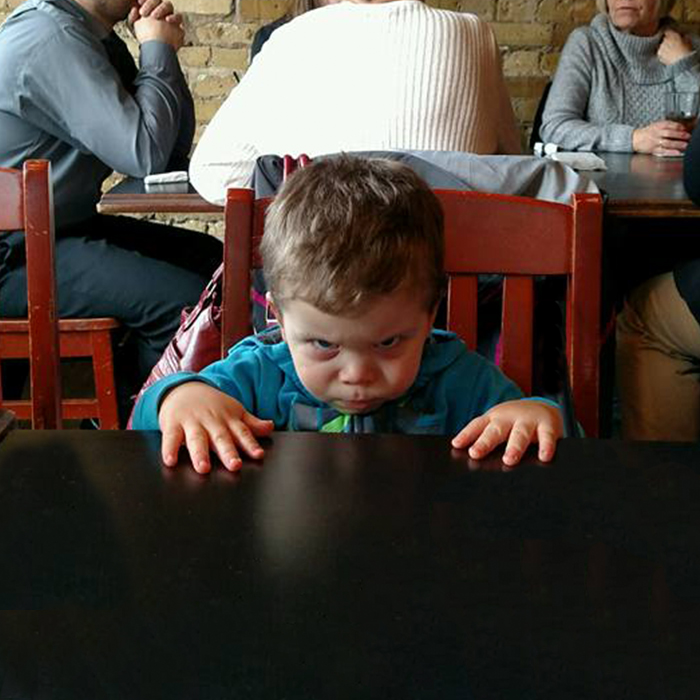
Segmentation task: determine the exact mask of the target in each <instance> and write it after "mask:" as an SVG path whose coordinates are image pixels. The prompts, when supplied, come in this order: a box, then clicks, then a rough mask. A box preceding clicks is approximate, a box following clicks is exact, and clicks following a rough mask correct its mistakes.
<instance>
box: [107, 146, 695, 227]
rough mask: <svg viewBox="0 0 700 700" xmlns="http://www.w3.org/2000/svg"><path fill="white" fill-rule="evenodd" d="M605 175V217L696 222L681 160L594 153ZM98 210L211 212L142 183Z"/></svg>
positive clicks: (124, 187) (172, 190)
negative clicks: (685, 185)
mask: <svg viewBox="0 0 700 700" xmlns="http://www.w3.org/2000/svg"><path fill="white" fill-rule="evenodd" d="M599 155H600V156H601V158H603V160H605V162H606V164H607V166H608V170H607V171H590V172H589V171H586V172H585V173H583V174H584V175H586V176H587V177H590V178H591V179H592V180H594V181H595V182H596V183H597V184H598V186H599V187H600V188H602V189H604V190H605V191H606V193H607V195H608V200H607V203H606V214H607V215H609V216H613V217H625V218H660V217H698V216H700V207H696V206H695V205H694V204H693V203H692V202H691V201H690V200H689V199H688V197H687V195H686V193H685V189H684V188H683V160H682V159H681V158H656V157H654V156H648V155H643V154H631V153H600V154H599ZM98 209H99V211H100V212H101V213H103V214H139V213H141V214H143V213H172V214H176V213H185V214H186V213H208V214H211V213H216V212H221V211H222V207H220V206H217V205H215V204H210V203H209V202H207V201H206V200H204V199H202V197H201V196H200V195H199V194H197V192H196V190H195V189H194V188H193V187H192V185H189V184H187V185H183V184H181V183H178V184H177V185H168V186H164V187H162V188H161V190H160V191H156V192H146V190H145V188H144V184H143V181H142V180H132V179H127V180H124V181H123V182H121V183H119V184H118V185H117V186H116V187H114V188H112V189H111V190H110V191H109V192H106V193H105V194H104V195H103V197H102V199H101V201H100V203H99V205H98Z"/></svg>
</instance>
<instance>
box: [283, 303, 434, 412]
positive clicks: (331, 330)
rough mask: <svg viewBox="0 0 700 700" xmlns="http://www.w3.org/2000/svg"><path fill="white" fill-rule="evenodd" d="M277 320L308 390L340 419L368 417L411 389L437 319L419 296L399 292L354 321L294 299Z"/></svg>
mask: <svg viewBox="0 0 700 700" xmlns="http://www.w3.org/2000/svg"><path fill="white" fill-rule="evenodd" d="M416 297H418V298H416ZM278 318H279V319H280V324H281V326H282V333H283V336H284V339H285V340H286V341H287V344H288V345H289V350H290V352H291V354H292V359H293V361H294V367H295V368H296V371H297V374H298V375H299V379H301V381H302V383H303V384H304V386H305V387H306V389H307V390H308V391H309V392H310V393H311V394H313V395H314V396H315V397H316V398H318V399H320V400H321V401H323V402H324V403H327V404H330V405H331V406H333V407H334V408H336V409H338V410H339V411H342V412H343V413H368V412H370V411H373V410H375V409H377V408H379V406H381V405H382V404H383V403H385V402H386V401H390V400H392V399H396V398H398V397H399V396H402V395H403V394H404V393H406V391H407V390H408V389H409V387H410V386H411V385H412V384H413V382H414V380H415V378H416V375H417V374H418V368H419V366H420V361H421V355H422V352H423V345H424V343H425V340H426V338H427V337H428V334H429V333H430V329H431V327H432V325H433V320H434V318H435V313H434V312H432V313H431V312H429V311H427V310H426V309H425V303H424V301H423V298H422V295H420V294H416V293H415V291H414V292H413V293H411V292H409V291H407V290H399V291H396V292H393V293H392V294H387V295H385V296H381V297H379V298H378V299H377V300H376V301H372V302H370V303H368V304H367V306H366V307H365V308H363V309H362V312H361V313H359V314H356V315H353V316H334V315H331V314H327V313H324V312H323V311H320V310H319V309H317V308H316V307H315V306H312V305H311V304H308V303H306V302H304V301H301V300H298V299H297V300H292V301H288V302H285V305H284V315H283V316H280V315H278Z"/></svg>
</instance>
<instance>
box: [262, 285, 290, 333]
mask: <svg viewBox="0 0 700 700" xmlns="http://www.w3.org/2000/svg"><path fill="white" fill-rule="evenodd" d="M265 301H266V302H267V309H268V312H270V313H271V314H272V315H273V316H274V317H275V320H276V321H277V323H279V326H280V331H281V332H282V338H283V340H286V338H285V335H284V320H283V318H282V312H281V311H280V310H279V308H278V307H277V305H276V304H275V300H274V299H273V298H272V294H270V292H267V293H266V294H265Z"/></svg>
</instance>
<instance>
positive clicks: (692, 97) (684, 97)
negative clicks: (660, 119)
mask: <svg viewBox="0 0 700 700" xmlns="http://www.w3.org/2000/svg"><path fill="white" fill-rule="evenodd" d="M699 104H700V93H697V92H667V93H666V119H669V120H671V121H674V122H678V123H679V124H682V125H683V126H684V127H685V129H686V131H688V132H691V131H692V130H693V129H694V128H695V124H696V123H697V121H698V105H699Z"/></svg>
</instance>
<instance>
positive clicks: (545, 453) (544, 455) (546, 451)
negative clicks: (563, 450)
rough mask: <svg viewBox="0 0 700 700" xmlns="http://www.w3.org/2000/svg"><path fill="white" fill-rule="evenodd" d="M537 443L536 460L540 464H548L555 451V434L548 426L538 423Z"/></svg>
mask: <svg viewBox="0 0 700 700" xmlns="http://www.w3.org/2000/svg"><path fill="white" fill-rule="evenodd" d="M537 442H538V443H539V445H540V447H539V451H538V454H537V457H538V459H539V460H540V462H550V461H551V460H552V459H553V458H554V453H555V452H556V449H557V434H556V432H555V431H554V430H553V429H552V428H551V427H550V426H549V425H545V424H542V423H540V424H539V425H538V426H537Z"/></svg>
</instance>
